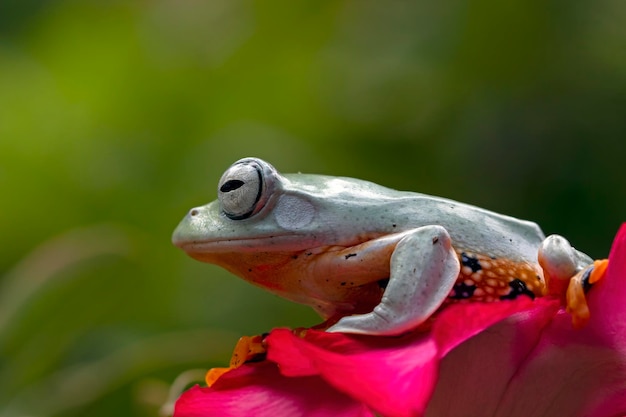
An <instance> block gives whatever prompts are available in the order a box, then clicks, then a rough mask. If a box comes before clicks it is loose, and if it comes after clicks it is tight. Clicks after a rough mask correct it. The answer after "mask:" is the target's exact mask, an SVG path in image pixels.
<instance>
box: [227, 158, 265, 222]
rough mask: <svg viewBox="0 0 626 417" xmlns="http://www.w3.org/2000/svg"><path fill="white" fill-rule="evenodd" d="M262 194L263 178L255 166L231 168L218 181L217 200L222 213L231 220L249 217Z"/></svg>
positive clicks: (240, 165) (235, 166) (242, 165)
mask: <svg viewBox="0 0 626 417" xmlns="http://www.w3.org/2000/svg"><path fill="white" fill-rule="evenodd" d="M262 193H263V178H262V175H261V170H260V167H258V166H257V165H256V164H246V163H239V164H235V165H233V166H231V167H230V168H229V169H228V170H227V171H226V172H225V173H224V175H222V178H221V179H220V182H219V185H218V190H217V198H218V199H219V201H220V205H221V208H222V211H223V212H224V214H225V215H226V216H228V217H229V218H231V219H233V220H241V219H245V218H248V217H250V216H251V215H252V214H253V213H254V212H255V209H256V206H257V203H258V202H259V199H260V198H261V194H262Z"/></svg>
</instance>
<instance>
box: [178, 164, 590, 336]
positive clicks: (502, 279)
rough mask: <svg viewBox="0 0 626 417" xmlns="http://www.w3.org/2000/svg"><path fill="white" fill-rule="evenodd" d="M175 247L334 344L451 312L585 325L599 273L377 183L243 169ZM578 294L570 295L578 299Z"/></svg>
mask: <svg viewBox="0 0 626 417" xmlns="http://www.w3.org/2000/svg"><path fill="white" fill-rule="evenodd" d="M172 242H173V244H174V245H175V246H177V247H179V248H181V249H182V250H184V251H185V252H186V253H187V254H188V255H189V256H191V257H192V258H194V259H196V260H199V261H202V262H207V263H211V264H216V265H218V266H221V267H223V268H225V269H226V270H228V271H230V272H231V273H233V274H235V275H237V276H239V277H241V278H243V279H244V280H246V281H248V282H250V283H252V284H254V285H256V286H259V287H262V288H264V289H266V290H268V291H270V292H272V293H274V294H276V295H278V296H281V297H284V298H286V299H289V300H292V301H294V302H297V303H301V304H305V305H308V306H310V307H312V308H313V309H314V310H315V311H316V312H317V313H318V314H319V315H320V316H321V317H322V318H323V319H324V323H326V325H325V326H323V328H324V329H325V330H326V331H328V332H342V333H350V334H362V335H373V336H397V335H402V334H404V333H406V332H409V331H411V330H412V329H416V328H418V327H420V326H421V325H423V324H424V323H425V322H427V321H428V320H429V318H431V317H432V316H433V315H434V314H435V313H436V312H437V311H440V310H441V309H442V308H444V307H445V306H446V305H448V304H452V303H464V302H504V301H507V300H514V299H517V298H518V297H529V298H530V299H534V298H535V297H542V296H546V295H553V296H557V297H562V298H563V299H565V297H566V293H568V292H571V293H572V294H573V296H572V297H571V300H569V301H567V302H569V303H570V304H571V305H569V306H568V309H569V310H570V311H572V312H574V313H575V315H579V316H580V317H581V318H580V320H581V321H584V318H585V317H584V316H585V314H588V311H587V310H585V309H586V304H585V297H584V294H585V291H587V290H588V288H589V287H590V286H591V285H592V284H591V283H590V280H589V276H590V274H591V272H592V271H593V269H594V261H593V260H592V259H591V258H590V257H589V256H588V255H586V254H585V253H583V252H581V251H578V250H577V249H575V248H574V247H573V246H572V245H571V244H570V243H569V241H567V239H565V238H564V237H563V236H560V235H550V236H547V237H546V236H545V235H544V233H543V232H542V230H541V228H540V227H539V226H538V225H537V224H536V223H534V222H531V221H527V220H521V219H517V218H515V217H512V216H507V215H504V214H499V213H496V212H493V211H490V210H487V209H483V208H480V207H477V206H474V205H471V204H466V203H461V202H458V201H455V200H452V199H448V198H443V197H437V196H433V195H428V194H422V193H418V192H411V191H398V190H394V189H391V188H387V187H384V186H381V185H378V184H375V183H373V182H369V181H366V180H361V179H356V178H348V177H336V176H328V175H318V174H304V173H293V174H283V173H280V172H279V171H278V170H277V169H276V168H274V167H273V166H272V165H271V164H270V163H268V162H266V161H264V160H262V159H259V158H255V157H247V158H243V159H240V160H238V161H236V162H234V163H233V164H232V165H231V166H230V167H229V168H228V169H227V170H226V171H225V172H224V174H223V175H222V177H221V178H220V180H219V182H218V189H217V199H216V200H214V201H212V202H210V203H208V204H206V205H202V206H197V207H194V208H192V209H191V210H189V212H188V213H187V214H186V216H185V217H184V218H183V219H182V221H181V222H180V223H179V225H178V226H177V227H176V229H175V231H174V233H173V235H172ZM570 287H571V288H570Z"/></svg>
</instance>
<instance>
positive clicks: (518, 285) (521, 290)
mask: <svg viewBox="0 0 626 417" xmlns="http://www.w3.org/2000/svg"><path fill="white" fill-rule="evenodd" d="M509 287H511V291H509V293H508V294H507V295H503V296H501V297H500V299H501V300H515V299H516V298H517V297H518V296H520V295H527V296H529V297H530V299H531V300H534V299H535V293H534V292H532V291H530V290H529V289H528V288H526V284H524V281H522V280H521V279H519V278H515V279H514V280H513V281H511V282H509Z"/></svg>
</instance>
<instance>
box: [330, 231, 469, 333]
mask: <svg viewBox="0 0 626 417" xmlns="http://www.w3.org/2000/svg"><path fill="white" fill-rule="evenodd" d="M459 271H460V265H459V259H458V256H457V254H456V253H455V251H454V249H453V248H452V244H451V239H450V235H449V234H448V232H447V231H446V229H444V228H443V227H441V226H424V227H420V228H417V229H415V230H413V231H411V232H408V233H406V235H405V236H404V237H403V238H402V239H401V240H400V241H399V242H398V244H397V245H396V247H395V249H394V251H393V254H392V255H391V261H390V276H389V283H388V284H387V288H386V289H385V292H384V293H383V297H382V300H381V302H380V304H378V305H377V306H376V307H375V308H374V310H373V311H372V312H370V313H367V314H361V315H354V316H347V317H343V318H342V319H340V320H339V321H338V322H337V323H336V324H335V325H333V326H331V327H330V328H329V329H328V331H330V332H344V333H360V334H372V335H397V334H401V333H404V332H406V331H408V330H411V329H413V328H415V327H417V326H418V325H420V324H421V323H423V322H424V321H425V320H426V319H427V318H428V317H430V316H431V315H432V314H433V313H434V312H435V310H437V308H439V306H440V305H441V304H442V303H443V301H444V300H445V299H446V298H447V297H448V295H449V293H450V291H451V290H452V288H453V286H454V283H455V281H456V279H457V277H458V275H459Z"/></svg>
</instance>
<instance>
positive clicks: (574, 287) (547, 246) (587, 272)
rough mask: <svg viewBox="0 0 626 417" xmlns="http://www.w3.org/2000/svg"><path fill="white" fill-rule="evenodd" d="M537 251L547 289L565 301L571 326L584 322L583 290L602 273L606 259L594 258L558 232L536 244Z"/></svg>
mask: <svg viewBox="0 0 626 417" xmlns="http://www.w3.org/2000/svg"><path fill="white" fill-rule="evenodd" d="M538 255H539V256H538V259H539V264H540V265H541V268H542V269H543V272H544V275H545V279H546V283H547V286H548V293H549V294H551V295H554V296H558V297H560V298H561V299H563V300H564V301H565V304H566V308H567V311H568V312H569V313H570V314H571V315H572V323H573V325H574V327H577V328H578V327H582V326H584V325H585V323H586V322H587V321H588V320H589V308H588V307H587V300H586V297H585V293H586V292H587V290H588V289H589V288H590V287H591V285H592V284H593V283H595V282H596V281H598V280H599V279H600V278H601V277H602V276H603V275H604V270H605V269H606V265H607V262H606V261H595V262H594V261H593V260H592V259H591V258H590V257H589V256H587V255H585V254H584V253H582V252H579V251H577V250H576V249H574V248H573V247H572V246H571V245H570V243H569V242H568V241H567V239H565V238H564V237H562V236H559V235H551V236H548V237H547V238H546V239H545V240H544V241H543V242H542V244H541V246H540V247H539V254H538Z"/></svg>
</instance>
